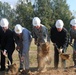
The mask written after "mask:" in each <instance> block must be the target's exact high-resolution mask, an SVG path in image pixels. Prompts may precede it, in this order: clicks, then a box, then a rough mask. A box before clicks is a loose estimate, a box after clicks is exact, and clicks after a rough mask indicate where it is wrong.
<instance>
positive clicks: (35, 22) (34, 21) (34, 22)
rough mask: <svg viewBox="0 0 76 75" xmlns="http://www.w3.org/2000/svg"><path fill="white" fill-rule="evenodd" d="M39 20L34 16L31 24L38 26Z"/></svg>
mask: <svg viewBox="0 0 76 75" xmlns="http://www.w3.org/2000/svg"><path fill="white" fill-rule="evenodd" d="M40 22H41V20H40V19H39V18H38V17H34V18H33V21H32V24H33V26H40Z"/></svg>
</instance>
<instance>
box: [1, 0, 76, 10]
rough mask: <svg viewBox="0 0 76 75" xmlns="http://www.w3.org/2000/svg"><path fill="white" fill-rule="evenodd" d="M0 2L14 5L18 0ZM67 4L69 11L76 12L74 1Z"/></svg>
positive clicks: (75, 0)
mask: <svg viewBox="0 0 76 75" xmlns="http://www.w3.org/2000/svg"><path fill="white" fill-rule="evenodd" d="M0 1H2V2H8V3H9V4H11V5H16V2H17V1H18V0H0ZM31 1H32V2H33V1H34V0H31ZM67 3H68V5H69V7H70V10H71V11H76V0H67Z"/></svg>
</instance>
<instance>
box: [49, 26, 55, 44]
mask: <svg viewBox="0 0 76 75" xmlns="http://www.w3.org/2000/svg"><path fill="white" fill-rule="evenodd" d="M54 32H55V31H54V28H53V27H52V28H51V29H50V39H51V41H52V42H53V43H56V38H55V35H54Z"/></svg>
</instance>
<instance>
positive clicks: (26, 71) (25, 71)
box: [21, 69, 29, 74]
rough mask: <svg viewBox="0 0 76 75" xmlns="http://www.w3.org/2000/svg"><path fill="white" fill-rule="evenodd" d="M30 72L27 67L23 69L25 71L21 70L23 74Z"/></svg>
mask: <svg viewBox="0 0 76 75" xmlns="http://www.w3.org/2000/svg"><path fill="white" fill-rule="evenodd" d="M28 72H29V69H26V70H23V71H22V72H21V74H28Z"/></svg>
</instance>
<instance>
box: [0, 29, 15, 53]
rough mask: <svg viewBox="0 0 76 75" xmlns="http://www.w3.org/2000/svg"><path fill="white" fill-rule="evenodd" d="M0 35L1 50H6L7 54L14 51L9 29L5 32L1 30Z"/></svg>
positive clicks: (11, 34)
mask: <svg viewBox="0 0 76 75" xmlns="http://www.w3.org/2000/svg"><path fill="white" fill-rule="evenodd" d="M0 33H1V34H0V43H1V50H4V49H6V50H7V52H9V51H13V50H14V49H15V44H14V39H13V32H12V31H11V30H10V29H7V30H6V32H4V31H3V30H1V32H0Z"/></svg>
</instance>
